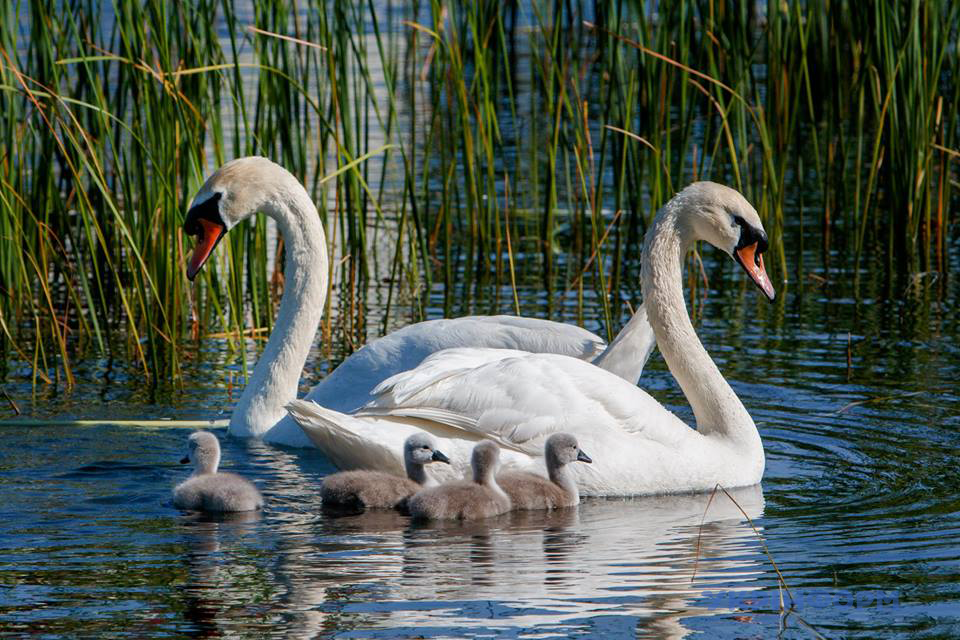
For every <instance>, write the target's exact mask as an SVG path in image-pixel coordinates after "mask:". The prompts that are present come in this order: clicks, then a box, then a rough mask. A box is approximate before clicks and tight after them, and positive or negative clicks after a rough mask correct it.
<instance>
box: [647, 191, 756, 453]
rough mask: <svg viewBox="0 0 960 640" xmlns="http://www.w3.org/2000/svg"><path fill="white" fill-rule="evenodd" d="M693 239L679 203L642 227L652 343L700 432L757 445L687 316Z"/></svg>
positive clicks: (753, 430)
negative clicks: (686, 275)
mask: <svg viewBox="0 0 960 640" xmlns="http://www.w3.org/2000/svg"><path fill="white" fill-rule="evenodd" d="M693 241H694V234H693V231H692V229H690V228H689V227H688V226H687V225H686V224H684V220H683V205H682V204H681V203H676V202H673V203H668V204H667V205H666V206H664V208H663V209H662V210H661V211H660V213H659V214H657V217H656V219H655V220H654V223H653V225H652V226H651V228H650V229H649V231H647V236H646V239H645V242H644V249H643V264H642V270H641V281H642V288H643V300H644V305H645V307H646V311H647V317H648V318H649V320H650V325H651V326H652V327H653V331H654V333H655V334H656V336H657V347H658V348H659V349H660V352H661V353H662V354H663V359H664V360H665V361H666V363H667V366H668V367H669V368H670V373H672V374H673V377H674V378H676V380H677V382H678V383H679V384H680V388H681V389H682V390H683V394H684V395H685V396H686V397H687V401H688V402H690V406H691V407H692V408H693V414H694V416H696V419H697V430H698V431H699V432H700V433H702V434H704V435H707V436H721V437H724V438H727V439H729V440H732V441H734V442H735V443H736V444H737V445H738V447H742V448H747V447H749V448H753V447H762V444H761V442H760V435H759V434H758V433H757V428H756V426H755V425H754V423H753V419H752V418H751V417H750V414H749V413H747V410H746V409H745V408H744V406H743V403H742V402H740V399H739V398H738V397H737V394H736V393H734V391H733V389H732V388H730V385H729V384H727V381H726V380H725V379H724V377H723V375H722V374H721V373H720V370H719V369H718V368H717V365H716V364H714V362H713V360H712V359H711V358H710V355H709V354H708V353H707V351H706V349H704V348H703V345H702V344H701V343H700V340H699V338H697V334H696V332H695V331H694V329H693V324H691V322H690V317H689V315H688V314H687V307H686V304H685V303H684V299H683V258H684V256H685V255H686V252H687V250H688V249H689V248H690V246H691V245H692V243H693Z"/></svg>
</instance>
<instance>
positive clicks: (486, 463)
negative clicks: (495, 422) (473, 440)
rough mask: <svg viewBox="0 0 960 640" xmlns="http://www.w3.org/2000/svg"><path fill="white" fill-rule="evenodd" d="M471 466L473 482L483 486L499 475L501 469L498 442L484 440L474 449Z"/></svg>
mask: <svg viewBox="0 0 960 640" xmlns="http://www.w3.org/2000/svg"><path fill="white" fill-rule="evenodd" d="M470 466H471V467H472V468H473V481H474V482H477V483H480V484H483V483H484V482H486V481H487V480H489V479H490V478H493V477H495V476H496V475H497V469H499V468H500V447H498V446H497V443H496V442H493V441H491V440H484V441H482V442H480V443H479V444H477V446H475V447H474V448H473V455H471V456H470Z"/></svg>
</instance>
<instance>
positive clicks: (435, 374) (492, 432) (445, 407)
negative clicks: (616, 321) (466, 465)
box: [355, 349, 695, 454]
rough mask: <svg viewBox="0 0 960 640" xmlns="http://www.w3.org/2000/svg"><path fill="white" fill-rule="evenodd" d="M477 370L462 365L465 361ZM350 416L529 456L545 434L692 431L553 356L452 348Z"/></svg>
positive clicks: (600, 375)
mask: <svg viewBox="0 0 960 640" xmlns="http://www.w3.org/2000/svg"><path fill="white" fill-rule="evenodd" d="M471 360H473V361H475V362H477V363H479V364H478V365H477V366H473V367H465V366H464V364H465V363H467V362H469V361H471ZM355 415H356V416H358V417H361V416H381V417H384V416H395V417H404V418H413V419H421V420H427V421H431V422H436V423H439V424H442V425H445V426H447V427H450V428H454V429H459V430H464V431H467V432H470V433H471V434H472V437H483V438H490V439H493V440H495V441H496V442H498V443H500V444H501V445H502V446H505V447H508V448H512V449H514V450H518V451H524V452H526V453H530V454H535V453H538V452H539V451H540V450H541V449H542V446H543V440H544V439H545V438H546V437H547V436H549V435H550V434H551V433H554V432H557V431H567V432H570V433H573V434H575V435H576V434H593V435H596V434H598V433H608V434H610V435H611V437H618V436H622V435H626V434H631V435H633V436H640V437H641V438H642V439H645V440H650V441H654V442H659V443H661V444H663V445H666V446H672V445H675V444H676V443H677V441H678V439H682V438H686V437H688V436H689V434H691V433H695V432H694V431H693V430H692V429H690V428H689V427H688V426H686V425H685V424H684V423H683V422H682V421H681V420H679V419H678V418H677V417H676V416H674V415H673V414H672V413H670V412H669V411H668V410H666V409H665V408H664V407H663V406H662V405H660V403H659V402H657V401H656V400H655V399H654V398H652V397H651V396H650V395H649V394H647V393H646V392H644V391H643V390H641V389H639V388H637V387H636V386H634V385H632V384H630V383H629V382H627V381H625V380H623V379H622V378H620V377H618V376H616V375H614V374H612V373H609V372H607V371H605V370H603V369H600V368H598V367H596V366H594V365H592V364H590V363H588V362H584V361H582V360H578V359H576V358H569V357H564V356H558V355H555V354H524V353H518V352H516V351H505V350H490V349H469V350H464V349H452V350H447V351H442V352H439V353H437V354H434V355H433V356H431V357H430V358H427V359H426V360H425V361H424V362H423V364H422V365H421V366H420V367H417V368H415V369H413V370H411V371H407V372H404V373H401V374H398V375H396V376H393V377H392V378H391V379H389V380H387V381H386V382H385V383H384V384H383V385H381V388H380V393H379V394H378V395H376V397H375V398H374V399H373V400H372V401H371V402H370V403H368V404H367V405H365V406H364V407H362V408H361V409H360V410H358V411H357V412H356V413H355Z"/></svg>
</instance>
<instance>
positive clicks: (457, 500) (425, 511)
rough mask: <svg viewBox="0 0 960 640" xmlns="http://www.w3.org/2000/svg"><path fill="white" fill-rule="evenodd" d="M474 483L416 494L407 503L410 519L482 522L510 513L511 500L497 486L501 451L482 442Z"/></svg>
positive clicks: (453, 484) (476, 450)
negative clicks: (485, 519) (483, 519)
mask: <svg viewBox="0 0 960 640" xmlns="http://www.w3.org/2000/svg"><path fill="white" fill-rule="evenodd" d="M470 465H471V468H472V472H473V481H472V482H468V481H466V480H461V481H459V482H451V483H448V484H442V485H440V486H437V487H430V488H428V489H423V490H422V491H419V492H417V493H415V494H414V495H413V496H412V497H411V498H410V500H409V501H408V502H407V505H408V508H409V510H410V515H411V516H412V517H413V518H414V519H420V520H479V519H481V518H490V517H493V516H497V515H500V514H502V513H506V512H507V511H509V510H510V506H511V505H510V497H509V496H508V495H507V494H506V493H505V492H504V491H503V489H501V488H500V486H499V485H498V484H497V478H496V474H497V469H498V468H499V467H500V448H499V447H498V446H497V445H496V444H494V443H493V442H491V441H489V440H484V441H483V442H480V443H479V444H477V445H476V446H475V447H474V448H473V452H472V453H471V456H470Z"/></svg>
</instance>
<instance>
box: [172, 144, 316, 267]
mask: <svg viewBox="0 0 960 640" xmlns="http://www.w3.org/2000/svg"><path fill="white" fill-rule="evenodd" d="M300 191H303V186H302V185H301V184H300V182H299V181H298V180H297V179H296V178H295V177H294V176H293V175H292V174H291V173H290V172H289V171H287V170H286V169H284V168H283V167H281V166H280V165H278V164H276V163H275V162H273V161H272V160H269V159H267V158H263V157H260V156H250V157H247V158H237V159H236V160H231V161H230V162H228V163H226V164H225V165H223V166H222V167H220V168H219V169H217V170H216V171H215V172H214V173H213V175H211V176H210V177H209V178H207V181H206V182H205V183H204V184H203V186H202V187H201V188H200V190H199V191H198V192H197V195H195V196H194V197H193V202H192V203H191V205H190V210H189V211H188V212H187V219H186V221H185V222H184V223H183V230H184V231H185V232H186V233H187V235H191V236H197V246H196V247H195V248H194V250H193V255H192V256H191V258H190V263H189V265H187V277H188V278H189V279H190V280H193V279H194V277H196V275H197V272H199V271H200V269H201V268H202V267H203V265H204V264H205V263H206V261H207V259H208V258H209V257H210V255H211V254H212V253H213V250H214V249H215V248H216V247H217V244H218V243H219V242H220V240H221V239H222V238H223V237H224V236H225V235H227V232H228V231H230V229H232V228H233V227H235V226H236V225H237V224H239V223H240V222H242V221H243V220H246V219H247V218H249V217H250V216H252V215H254V214H255V213H257V212H259V211H262V212H263V213H266V214H268V215H272V214H274V213H275V212H274V211H273V209H272V207H273V205H274V203H276V202H282V201H284V200H287V199H289V198H290V196H291V195H292V194H298V193H299V192H300Z"/></svg>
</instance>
